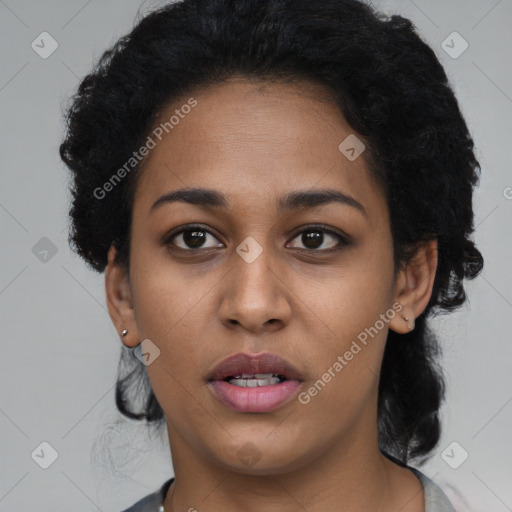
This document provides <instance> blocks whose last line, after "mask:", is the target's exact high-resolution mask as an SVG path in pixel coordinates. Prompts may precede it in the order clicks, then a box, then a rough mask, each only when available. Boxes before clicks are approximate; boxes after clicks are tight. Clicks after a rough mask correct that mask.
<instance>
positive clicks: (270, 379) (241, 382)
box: [224, 373, 288, 388]
mask: <svg viewBox="0 0 512 512" xmlns="http://www.w3.org/2000/svg"><path fill="white" fill-rule="evenodd" d="M285 380H288V379H287V378H286V377H285V376H284V375H276V374H273V373H256V374H248V373H243V374H239V375H235V376H232V377H226V378H225V379H224V382H228V383H229V384H232V385H233V386H240V387H241V388H257V387H261V386H274V385H275V384H280V383H281V382H284V381H285Z"/></svg>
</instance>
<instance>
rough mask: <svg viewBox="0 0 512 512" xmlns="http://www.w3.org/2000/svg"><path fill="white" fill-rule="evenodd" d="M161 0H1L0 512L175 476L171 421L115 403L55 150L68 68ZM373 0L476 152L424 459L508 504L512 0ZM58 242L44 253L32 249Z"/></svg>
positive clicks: (443, 479)
mask: <svg viewBox="0 0 512 512" xmlns="http://www.w3.org/2000/svg"><path fill="white" fill-rule="evenodd" d="M162 3H163V2H159V3H157V2H154V1H153V2H151V1H147V2H140V1H135V0H123V1H120V0H115V1H114V0H109V1H103V2H100V1H99V0H92V1H86V0H73V1H69V0H68V1H66V2H64V1H57V0H51V1H46V2H36V1H34V0H32V1H27V0H22V1H14V0H0V40H1V45H2V57H1V74H0V111H1V114H0V115H1V120H2V123H1V130H2V131H1V137H0V144H1V151H0V156H1V163H2V167H1V179H2V181H1V189H0V222H1V226H2V244H1V264H0V308H1V309H0V314H1V326H2V330H1V332H2V357H1V359H0V365H1V367H0V375H1V379H2V380H1V385H2V398H1V402H0V432H1V441H2V442H1V445H0V460H1V463H2V466H1V477H0V511H9V512H17V511H23V512H27V511H28V510H33V509H34V510H35V509H37V510H38V511H41V512H44V511H52V512H59V511H66V512H68V511H69V510H73V511H75V512H82V511H84V512H85V511H92V510H102V511H105V512H107V511H112V512H116V511H119V510H121V509H122V508H124V507H127V506H128V505H131V504H132V503H133V502H134V501H135V500H136V499H138V498H139V497H141V496H143V495H145V494H147V493H149V492H152V491H154V490H156V488H157V487H159V486H160V485H161V483H162V482H163V481H164V480H165V479H167V478H169V477H170V476H172V466H171V462H170V456H169V453H168V444H167V439H166V436H165V434H164V436H163V439H162V438H158V437H155V436H153V437H151V436H148V435H147V434H146V432H145V429H144V427H143V426H141V425H139V424H137V423H136V422H132V421H129V420H123V419H121V418H120V416H119V414H118V413H117V412H116V410H115V405H114V392H113V391H114V383H115V374H116V369H117V362H118V356H119V351H120V341H119V337H118V335H117V333H116V331H115V329H114V327H113V325H112V324H111V322H110V318H109V317H108V314H107V310H106V305H105V297H104V276H103V274H101V275H100V274H96V273H94V272H92V271H91V270H88V268H87V267H86V266H85V264H84V263H83V262H82V261H81V260H80V259H79V258H78V257H77V256H76V255H74V254H72V253H71V252H70V250H69V248H68V245H67V235H68V231H67V223H68V219H67V208H68V201H69V194H68V191H67V179H68V176H67V172H66V170H65V168H64V166H63V164H62V163H61V161H60V159H59V156H58V146H59V143H60V140H61V137H62V134H63V125H62V120H61V111H62V109H63V108H64V106H65V105H66V102H67V99H68V97H69V95H70V94H71V93H72V92H73V91H74V89H75V87H76V86H77V84H78V80H79V78H80V77H82V76H84V75H85V74H86V73H87V72H88V71H89V70H90V68H91V66H92V64H93V62H95V61H96V59H97V58H98V57H99V56H100V55H101V53H102V52H103V51H104V50H105V49H106V48H107V47H108V46H109V45H110V44H111V43H112V42H114V41H115V40H116V39H117V38H118V37H120V36H121V35H122V34H124V33H125V32H126V31H128V30H130V28H131V27H132V25H133V21H134V19H135V17H136V16H137V14H138V13H139V14H144V13H145V12H147V10H148V9H151V8H152V7H154V6H157V5H160V4H162ZM375 4H376V5H377V6H378V7H379V8H381V9H382V10H384V11H386V12H389V13H391V12H397V13H400V14H402V15H404V16H407V17H409V18H411V19H412V20H413V22H414V23H415V24H416V25H417V26H418V28H419V30H420V33H421V34H422V36H423V37H424V38H425V40H426V41H427V42H428V43H429V44H430V45H431V46H432V47H433V48H434V49H435V51H436V53H437V54H438V56H439V58H440V59H441V61H442V63H443V64H444V66H445V69H446V71H447V73H448V75H449V77H450V80H451V82H452V84H453V86H454V88H455V91H456V94H457V95H458V98H459V101H460V103H461V107H462V110H463V113H464V115H465V117H466V120H467V122H468V124H469V127H470V130H471V132H472V134H473V136H474V139H475V142H476V145H477V148H478V157H479V159H480V163H481V165H482V180H481V184H480V187H479V189H478V192H477V193H476V197H475V211H476V219H477V221H476V224H477V232H476V237H475V239H476V241H477V243H478V245H479V248H480V249H481V250H482V251H483V253H484V257H485V260H486V268H485V271H484V272H483V274H482V275H481V277H479V278H478V279H477V280H476V281H474V282H470V283H468V292H469V297H470V300H469V303H468V304H466V305H465V306H464V307H463V308H462V309H461V310H460V311H459V312H457V313H455V314H452V315H448V316H442V317H440V318H438V319H436V326H437V329H438V331H439V334H440V336H441V337H442V339H443V346H444V367H445V369H446V373H447V380H448V399H447V403H446V405H445V406H444V407H443V418H444V432H443V437H442V440H441V442H440V444H439V447H438V449H437V450H436V451H435V453H434V455H433V457H432V459H431V461H430V462H429V463H428V464H427V465H426V466H423V468H422V469H423V471H424V472H425V473H427V475H429V476H430V477H431V478H433V479H434V480H435V481H436V482H437V483H439V484H440V485H441V486H442V487H443V488H444V489H445V490H446V492H447V493H449V495H450V496H452V497H453V496H454V494H453V492H452V489H453V488H458V489H459V490H460V492H461V493H462V494H463V495H464V497H465V499H466V501H467V502H468V505H466V506H465V508H464V510H466V511H469V510H479V511H484V510H485V511H486V512H489V511H496V512H502V511H507V510H512V486H511V485H510V483H511V482H512V467H511V466H512V462H511V461H512V441H511V432H512V429H511V420H512V403H511V402H512V386H511V383H512V382H511V381H512V379H511V373H510V361H511V356H512V344H511V343H510V334H509V333H510V318H511V316H512V275H511V271H510V266H509V265H510V255H511V254H512V250H511V249H512V247H511V239H510V236H506V235H507V234H509V233H510V219H511V218H512V217H511V214H512V200H511V198H512V188H507V187H512V173H511V172H510V164H509V161H510V159H509V158H508V155H509V152H510V148H511V143H512V141H511V140H510V139H511V133H512V122H511V120H512V116H511V114H512V74H511V70H512V66H511V64H512V62H511V57H510V55H511V50H512V44H511V43H512V35H511V34H512V31H510V20H512V1H511V0H500V1H497V0H486V1H482V0H480V1H476V0H471V1H468V0H449V1H448V0H434V1H426V0H415V1H412V0H388V1H386V2H375ZM44 31H46V32H49V33H50V34H51V35H52V37H53V38H54V39H55V40H56V41H57V42H58V45H59V46H58V48H57V50H56V51H55V52H54V53H53V54H52V55H51V56H50V57H48V58H47V59H43V58H41V57H40V56H39V55H38V54H37V53H36V52H35V51H34V50H33V49H32V48H31V43H32V41H34V40H35V39H36V38H37V37H38V36H39V34H40V33H41V32H44ZM453 31H457V32H459V33H460V34H461V35H462V37H463V38H464V39H465V40H466V41H467V42H468V44H469V47H468V49H467V50H466V51H465V52H464V53H462V55H460V56H459V57H458V58H456V59H454V58H452V57H450V56H449V55H448V54H447V53H446V52H445V51H444V49H443V48H442V42H443V41H444V40H445V39H446V38H447V37H448V36H449V34H451V33H452V32H453ZM448 41H449V43H448V44H450V45H452V46H455V50H457V49H460V48H461V47H460V46H457V45H459V43H460V41H459V42H454V43H453V44H452V43H451V42H450V39H448ZM43 237H46V238H48V239H49V240H50V241H51V244H50V243H49V242H48V240H43V241H40V240H41V239H42V238H43ZM36 244H38V245H36ZM41 244H42V245H41ZM52 244H53V245H54V246H55V247H54V250H56V253H55V254H52V252H51V250H50V252H49V253H48V254H47V255H46V261H44V254H43V253H41V252H38V251H41V247H43V248H44V247H46V246H51V245H52ZM34 246H35V249H34ZM41 258H43V261H41ZM43 441H46V442H48V443H49V444H50V445H51V446H52V447H53V448H54V449H55V450H56V451H57V453H58V458H57V459H56V460H55V462H54V463H53V464H52V465H51V466H50V467H49V468H48V469H46V470H45V469H42V468H41V467H40V466H39V465H38V464H36V462H35V460H34V459H36V460H39V461H41V460H42V459H43V458H44V457H47V459H46V460H49V459H48V457H49V453H50V452H49V451H48V450H47V449H46V451H43V453H44V457H43V456H42V455H41V448H38V447H39V446H40V443H41V442H43ZM454 441H455V442H457V443H458V445H456V446H455V447H453V446H452V447H451V448H449V449H448V450H446V448H447V447H448V446H449V445H450V443H452V442H454ZM37 448H38V450H36V449H37ZM34 450H36V454H37V453H39V455H40V457H39V459H37V456H36V455H34V459H33V458H32V457H31V454H32V453H33V452H34ZM462 450H465V451H467V452H468V453H469V457H468V459H467V460H466V461H465V462H464V463H462V464H461V465H460V467H458V469H453V468H452V467H451V466H450V465H449V464H447V462H445V460H444V459H443V456H442V454H443V453H444V454H445V458H446V460H449V461H450V463H451V464H452V465H456V463H460V461H461V460H462V456H463V454H464V452H463V451H462ZM454 501H455V498H454Z"/></svg>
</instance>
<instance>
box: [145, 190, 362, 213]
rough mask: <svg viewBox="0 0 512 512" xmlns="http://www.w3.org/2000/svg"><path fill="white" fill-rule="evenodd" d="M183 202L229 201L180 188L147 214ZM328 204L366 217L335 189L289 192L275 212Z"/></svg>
mask: <svg viewBox="0 0 512 512" xmlns="http://www.w3.org/2000/svg"><path fill="white" fill-rule="evenodd" d="M174 202H183V203H188V204H194V205H198V206H206V207H214V208H227V207H228V206H229V201H228V200H227V198H226V196H225V195H224V194H222V193H221V192H219V191H217V190H214V189H209V188H197V187H194V188H181V189H178V190H174V191H172V192H168V193H166V194H164V195H163V196H161V197H159V198H158V199H157V200H156V201H155V202H154V203H153V205H152V206H151V208H150V211H149V213H150V214H151V213H153V212H154V211H155V210H157V209H158V208H160V207H162V206H163V205H165V204H169V203H174ZM329 203H341V204H344V205H347V206H351V207H353V208H355V209H357V210H359V211H360V212H361V213H362V214H363V215H364V216H365V217H367V216H368V214H367V212H366V209H365V208H364V206H363V205H362V204H361V203H360V202H359V201H357V200H356V199H354V198H353V197H352V196H349V195H347V194H344V193H342V192H340V191H339V190H336V189H307V190H297V191H294V192H290V193H288V194H286V195H285V196H283V197H281V198H280V199H279V201H278V205H277V210H278V213H279V214H282V213H284V212H286V211H289V210H294V209H298V208H315V207H317V206H323V205H326V204H329Z"/></svg>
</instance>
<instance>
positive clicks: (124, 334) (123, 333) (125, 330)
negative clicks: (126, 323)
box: [121, 329, 128, 338]
mask: <svg viewBox="0 0 512 512" xmlns="http://www.w3.org/2000/svg"><path fill="white" fill-rule="evenodd" d="M127 334H128V329H123V330H122V332H121V336H122V337H123V338H124V337H125V336H126V335H127Z"/></svg>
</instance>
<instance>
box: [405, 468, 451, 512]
mask: <svg viewBox="0 0 512 512" xmlns="http://www.w3.org/2000/svg"><path fill="white" fill-rule="evenodd" d="M409 469H410V470H411V471H412V472H413V473H414V474H415V475H416V476H417V477H418V478H419V480H420V482H421V484H422V485H423V492H424V494H425V512H456V511H455V509H454V508H453V506H452V504H451V503H450V501H449V500H448V498H447V497H446V494H445V493H444V492H443V491H442V490H441V488H440V487H439V486H438V485H437V484H435V483H434V482H433V481H432V480H430V478H428V477H427V476H426V475H424V474H423V473H422V472H421V471H419V470H417V469H414V468H409Z"/></svg>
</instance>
